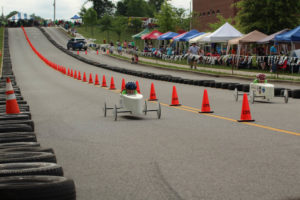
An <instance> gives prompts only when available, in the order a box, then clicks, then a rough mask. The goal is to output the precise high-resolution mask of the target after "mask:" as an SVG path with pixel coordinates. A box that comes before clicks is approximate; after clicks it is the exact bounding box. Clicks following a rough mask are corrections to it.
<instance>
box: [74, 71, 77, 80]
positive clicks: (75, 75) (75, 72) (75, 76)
mask: <svg viewBox="0 0 300 200" xmlns="http://www.w3.org/2000/svg"><path fill="white" fill-rule="evenodd" d="M74 78H75V79H77V71H76V70H74Z"/></svg>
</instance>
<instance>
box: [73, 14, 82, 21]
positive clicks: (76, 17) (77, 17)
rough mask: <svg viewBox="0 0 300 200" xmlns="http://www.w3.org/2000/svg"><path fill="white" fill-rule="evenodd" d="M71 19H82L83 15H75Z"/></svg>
mask: <svg viewBox="0 0 300 200" xmlns="http://www.w3.org/2000/svg"><path fill="white" fill-rule="evenodd" d="M71 19H75V20H76V19H81V17H79V16H78V15H74V16H73V17H71Z"/></svg>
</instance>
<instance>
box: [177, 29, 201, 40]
mask: <svg viewBox="0 0 300 200" xmlns="http://www.w3.org/2000/svg"><path fill="white" fill-rule="evenodd" d="M199 33H200V32H199V31H197V30H195V29H193V30H190V31H189V32H186V33H185V34H182V35H181V36H179V37H177V38H175V39H174V41H177V42H179V41H180V42H186V41H188V38H189V39H191V36H195V35H196V36H198V35H199ZM196 36H195V37H196Z"/></svg>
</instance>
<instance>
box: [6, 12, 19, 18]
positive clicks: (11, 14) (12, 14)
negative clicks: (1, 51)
mask: <svg viewBox="0 0 300 200" xmlns="http://www.w3.org/2000/svg"><path fill="white" fill-rule="evenodd" d="M17 13H18V11H11V12H10V13H9V14H8V15H6V19H8V18H10V17H12V16H14V15H15V14H17Z"/></svg>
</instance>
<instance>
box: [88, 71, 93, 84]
mask: <svg viewBox="0 0 300 200" xmlns="http://www.w3.org/2000/svg"><path fill="white" fill-rule="evenodd" d="M89 84H93V76H92V73H90V79H89Z"/></svg>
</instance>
